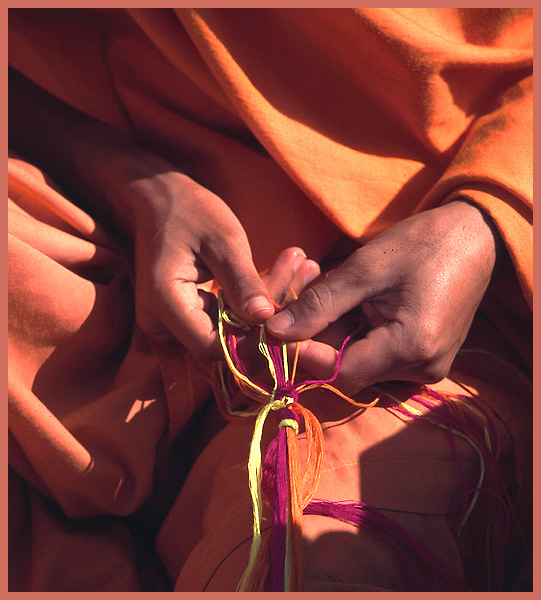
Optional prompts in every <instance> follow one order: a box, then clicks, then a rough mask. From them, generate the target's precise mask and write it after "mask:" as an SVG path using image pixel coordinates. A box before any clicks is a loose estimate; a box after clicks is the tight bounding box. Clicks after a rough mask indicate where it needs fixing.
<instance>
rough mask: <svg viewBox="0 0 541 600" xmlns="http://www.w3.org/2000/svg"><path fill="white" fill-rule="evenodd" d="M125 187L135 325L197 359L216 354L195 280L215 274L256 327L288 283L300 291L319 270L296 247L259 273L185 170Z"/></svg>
mask: <svg viewBox="0 0 541 600" xmlns="http://www.w3.org/2000/svg"><path fill="white" fill-rule="evenodd" d="M130 192H131V193H132V194H134V195H135V197H136V198H135V199H134V201H133V202H132V203H131V206H132V207H133V224H132V233H133V242H134V253H135V256H134V268H135V300H136V319H137V323H138V325H139V326H140V327H141V329H142V330H143V331H144V332H145V333H146V334H147V335H149V336H150V337H152V338H154V339H157V340H164V341H167V340H174V339H176V340H178V341H180V342H181V343H182V344H183V345H184V346H185V347H186V348H187V350H188V351H189V352H190V354H191V355H192V356H194V358H196V359H198V360H216V359H219V358H221V349H220V346H219V340H218V335H217V330H216V323H215V321H214V320H213V318H212V317H211V314H212V312H213V310H214V308H215V307H214V304H215V296H214V295H213V294H212V293H210V292H208V291H205V290H203V289H201V287H200V284H203V283H205V282H207V281H210V280H212V279H216V280H217V282H218V283H219V284H220V286H221V287H222V289H223V292H224V298H225V300H226V302H227V304H228V305H229V306H230V307H231V309H232V310H233V312H234V313H235V314H236V315H237V316H238V317H239V318H241V319H243V320H245V321H247V322H250V323H254V324H256V323H263V322H264V321H265V320H266V319H267V318H268V317H270V316H272V315H273V314H274V310H275V309H274V306H273V303H272V299H273V297H274V298H275V299H277V300H278V299H279V298H280V297H281V296H283V294H284V292H285V290H286V289H287V288H288V287H289V286H293V287H297V289H298V291H300V289H301V288H302V287H303V285H304V284H305V282H306V281H308V280H311V279H313V278H314V277H316V276H317V275H318V274H319V269H318V267H317V265H316V263H314V262H313V261H308V260H307V259H306V256H305V255H304V252H303V251H302V250H301V249H299V248H290V249H288V250H286V251H284V252H283V253H282V254H281V255H280V257H279V258H278V260H277V261H276V263H275V265H274V266H273V267H272V268H271V270H270V271H269V273H268V274H267V275H266V276H265V277H264V278H261V277H260V276H259V274H258V272H257V270H256V268H255V266H254V264H253V262H252V254H251V250H250V246H249V243H248V239H247V236H246V233H245V231H244V229H243V228H242V225H241V224H240V222H239V221H238V219H237V218H236V216H235V215H234V214H233V212H232V211H231V209H230V208H229V207H228V206H227V205H226V204H225V202H223V200H221V199H220V198H219V197H218V196H216V195H215V194H214V193H212V192H210V191H209V190H207V189H205V188H203V187H202V186H200V185H199V184H197V183H195V182H194V181H193V180H191V179H189V178H188V177H186V176H184V175H181V174H179V173H176V172H171V171H169V172H166V173H159V174H157V175H155V176H153V177H149V178H145V179H142V180H135V181H133V182H132V183H131V184H130ZM138 199H139V200H140V201H138Z"/></svg>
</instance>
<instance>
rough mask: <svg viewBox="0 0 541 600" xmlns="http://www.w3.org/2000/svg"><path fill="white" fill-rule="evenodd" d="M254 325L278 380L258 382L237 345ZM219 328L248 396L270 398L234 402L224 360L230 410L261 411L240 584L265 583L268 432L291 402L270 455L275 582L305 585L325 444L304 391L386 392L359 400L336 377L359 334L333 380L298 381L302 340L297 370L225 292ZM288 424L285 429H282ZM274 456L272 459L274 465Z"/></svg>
mask: <svg viewBox="0 0 541 600" xmlns="http://www.w3.org/2000/svg"><path fill="white" fill-rule="evenodd" d="M254 327H259V343H258V349H259V352H260V353H261V355H263V356H264V357H265V358H266V361H267V365H268V371H269V373H270V375H271V377H272V380H273V386H272V387H269V386H267V385H264V384H262V383H257V382H255V381H254V380H253V379H251V378H250V376H249V374H248V372H247V369H246V367H245V365H244V362H243V361H242V359H241V358H240V356H239V354H238V351H237V350H238V348H237V342H238V332H239V331H242V330H247V329H248V328H252V329H253V328H254ZM218 332H219V336H220V341H221V343H222V347H223V350H224V357H225V360H226V363H227V366H228V367H229V371H230V373H231V374H232V376H233V379H234V381H235V383H236V385H237V386H238V388H239V390H240V392H241V393H242V394H243V395H244V396H245V397H246V398H249V399H251V400H254V401H256V402H257V403H260V404H262V405H263V406H262V407H260V408H256V409H255V410H251V411H236V410H233V408H232V405H231V398H230V395H229V392H228V387H229V386H228V385H227V383H226V378H225V375H224V373H223V368H222V369H220V372H219V374H220V382H221V388H222V389H221V392H222V393H221V396H222V399H223V402H224V404H225V407H226V411H227V412H228V413H229V414H231V415H234V416H238V417H247V416H254V415H256V424H255V428H254V434H253V437H252V442H251V445H250V455H249V459H248V473H249V485H250V494H251V497H252V509H253V528H252V529H253V535H252V544H251V547H250V554H249V561H248V565H247V568H246V570H245V572H244V574H243V576H242V578H241V581H240V583H239V587H238V590H239V591H246V590H249V589H252V590H253V589H254V588H253V587H252V586H253V585H254V583H256V581H257V582H258V585H259V584H260V583H261V581H260V574H262V573H263V572H264V569H263V568H262V566H261V562H262V558H261V557H262V552H263V544H262V540H261V518H262V501H261V481H262V471H261V451H260V446H261V435H262V431H263V426H264V424H265V421H266V418H267V416H268V414H269V413H270V411H271V410H278V411H279V410H283V409H287V410H289V411H290V413H289V415H288V416H287V417H286V418H285V419H281V421H280V427H279V433H278V435H277V437H276V438H275V439H274V440H273V441H272V442H271V444H270V446H269V448H268V451H267V458H266V459H265V463H267V469H266V472H267V475H268V479H269V480H271V479H272V480H273V484H272V490H268V491H269V492H270V494H271V496H270V497H272V498H273V505H274V506H273V523H274V526H273V530H272V539H273V540H274V542H273V544H272V547H271V565H272V568H271V588H272V591H293V590H298V589H300V585H301V582H302V515H303V508H304V507H305V506H306V505H307V504H308V503H309V501H310V499H311V498H312V496H313V494H314V492H315V490H316V489H317V485H318V482H319V478H320V474H321V465H322V459H323V451H324V446H323V432H322V430H321V425H320V423H319V421H318V420H317V419H316V418H315V416H314V415H313V414H312V413H311V412H310V411H309V410H308V409H306V407H301V405H300V404H298V397H299V395H300V394H301V393H303V392H305V391H308V390H311V389H314V388H316V387H321V388H326V389H329V390H331V391H333V392H334V393H335V394H337V395H338V396H340V397H342V398H344V399H346V400H347V401H348V402H351V403H352V404H354V405H356V406H359V407H363V408H367V407H369V406H373V405H374V404H375V403H376V402H377V401H378V399H376V400H375V401H374V402H371V403H370V404H363V403H357V402H355V401H354V400H353V399H351V398H349V397H348V396H346V395H344V394H342V392H340V391H339V390H338V389H336V388H335V387H334V386H332V385H331V384H332V382H333V381H334V380H335V379H336V376H337V374H338V370H339V368H340V363H341V358H342V353H343V350H344V348H345V346H346V344H347V343H348V342H349V340H350V338H351V337H352V335H354V334H352V335H351V336H348V338H346V339H345V340H344V343H343V344H342V347H341V348H340V350H339V352H338V357H337V363H336V367H335V372H334V374H333V375H332V377H330V378H329V379H326V380H309V381H304V382H302V383H300V384H297V385H295V384H294V383H293V378H294V375H295V371H296V364H297V357H298V345H297V352H296V354H295V359H294V364H293V367H292V375H291V377H290V376H289V364H288V357H287V349H286V345H285V343H283V342H279V341H278V340H275V339H274V338H272V337H271V336H269V335H267V333H266V331H265V327H264V326H263V325H261V326H253V325H251V326H250V325H248V324H247V323H244V322H243V321H241V320H239V319H238V318H237V317H236V316H235V315H233V314H232V313H231V312H230V311H228V310H227V309H226V308H225V305H224V302H223V298H222V296H221V293H219V295H218ZM354 333H355V332H354ZM293 411H295V412H293ZM299 416H301V417H302V421H303V424H304V426H305V428H306V440H307V461H306V467H305V469H304V472H303V474H302V477H301V475H300V468H299V459H298V448H297V432H298V424H297V423H298V421H299V420H300V419H299ZM282 430H284V431H283V432H282ZM277 445H278V446H279V447H278V448H277V447H276V446H277ZM271 454H272V455H273V456H274V462H272V461H270V462H269V456H270V455H271ZM271 464H272V467H271V466H270V465H271ZM271 471H274V474H273V476H272V477H271V476H270V474H271ZM267 487H269V486H267ZM265 551H266V549H265Z"/></svg>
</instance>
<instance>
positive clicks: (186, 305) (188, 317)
mask: <svg viewBox="0 0 541 600" xmlns="http://www.w3.org/2000/svg"><path fill="white" fill-rule="evenodd" d="M213 300H214V295H213V294H210V293H208V292H205V291H203V290H200V289H198V288H197V286H196V284H195V283H193V282H188V281H181V280H176V281H174V282H173V283H172V284H171V286H170V288H169V289H168V290H167V291H166V292H165V293H163V294H161V295H160V296H159V298H157V299H156V300H155V301H154V302H153V313H150V311H149V310H148V309H146V308H145V307H144V306H143V305H142V304H138V305H137V306H136V317H137V322H138V324H139V326H140V327H141V329H143V331H145V333H147V334H148V335H150V336H151V337H154V339H162V340H165V339H167V335H166V332H167V331H168V332H170V334H171V335H172V336H173V337H174V338H175V339H177V340H178V341H179V342H181V344H182V345H183V346H185V347H186V349H187V350H188V351H189V352H190V354H191V355H192V356H193V357H194V358H195V359H197V360H201V361H208V360H218V359H219V358H220V357H221V350H220V345H219V340H218V334H217V331H216V324H215V322H214V320H213V319H212V318H211V316H210V315H209V310H210V306H211V304H212V302H213ZM152 314H155V316H152Z"/></svg>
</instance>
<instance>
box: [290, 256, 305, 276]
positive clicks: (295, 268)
mask: <svg viewBox="0 0 541 600" xmlns="http://www.w3.org/2000/svg"><path fill="white" fill-rule="evenodd" d="M305 260H306V254H304V252H299V253H298V254H297V256H295V260H294V261H293V273H296V272H297V271H298V270H299V269H300V268H301V266H302V265H303V263H304V261H305Z"/></svg>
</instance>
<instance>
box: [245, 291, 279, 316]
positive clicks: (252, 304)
mask: <svg viewBox="0 0 541 600" xmlns="http://www.w3.org/2000/svg"><path fill="white" fill-rule="evenodd" d="M245 309H246V312H247V313H248V314H249V315H250V316H252V317H253V316H255V315H256V314H257V313H259V312H269V311H271V312H272V313H274V307H273V305H272V304H271V303H270V302H269V300H268V299H267V298H265V296H256V297H255V298H252V299H251V300H250V301H249V302H248V303H247V304H246V307H245Z"/></svg>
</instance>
